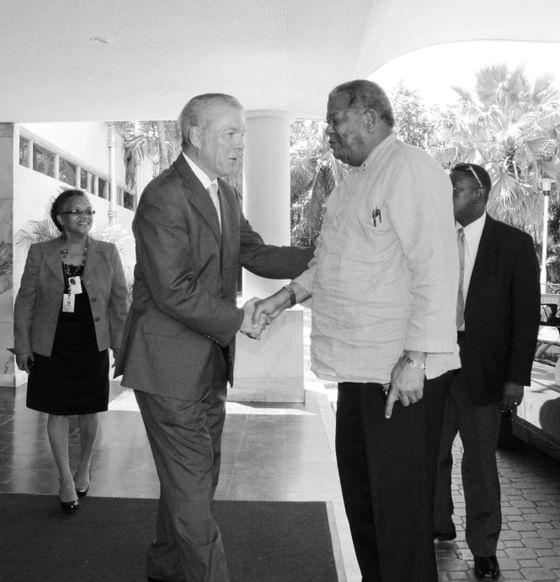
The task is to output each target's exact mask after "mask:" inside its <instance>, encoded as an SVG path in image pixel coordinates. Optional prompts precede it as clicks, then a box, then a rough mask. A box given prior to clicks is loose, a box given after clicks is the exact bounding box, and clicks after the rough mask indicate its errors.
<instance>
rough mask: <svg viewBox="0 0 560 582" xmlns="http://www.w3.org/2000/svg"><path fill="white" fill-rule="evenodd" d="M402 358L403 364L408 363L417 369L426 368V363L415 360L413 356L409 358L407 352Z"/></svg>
mask: <svg viewBox="0 0 560 582" xmlns="http://www.w3.org/2000/svg"><path fill="white" fill-rule="evenodd" d="M402 359H403V361H404V363H405V364H408V365H409V366H412V367H413V368H418V369H419V370H425V369H426V364H424V363H422V362H419V361H418V360H415V359H414V358H411V357H410V356H409V355H408V354H403V356H402Z"/></svg>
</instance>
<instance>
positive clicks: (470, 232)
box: [455, 212, 486, 239]
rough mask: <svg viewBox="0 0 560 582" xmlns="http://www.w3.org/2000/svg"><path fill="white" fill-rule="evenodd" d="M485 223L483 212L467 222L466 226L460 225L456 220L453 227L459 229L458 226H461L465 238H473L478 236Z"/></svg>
mask: <svg viewBox="0 0 560 582" xmlns="http://www.w3.org/2000/svg"><path fill="white" fill-rule="evenodd" d="M485 224H486V212H484V213H483V214H482V216H481V217H479V218H477V219H476V220H473V221H472V222H471V223H469V224H467V226H462V225H461V224H459V223H458V222H455V227H456V228H457V230H459V228H462V229H463V231H464V232H465V237H466V238H467V239H473V238H475V237H478V238H480V236H481V234H482V230H483V229H484V225H485Z"/></svg>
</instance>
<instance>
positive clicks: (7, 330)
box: [0, 123, 32, 387]
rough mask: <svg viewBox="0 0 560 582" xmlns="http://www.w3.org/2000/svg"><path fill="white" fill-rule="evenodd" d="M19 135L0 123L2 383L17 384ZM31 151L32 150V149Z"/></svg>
mask: <svg viewBox="0 0 560 582" xmlns="http://www.w3.org/2000/svg"><path fill="white" fill-rule="evenodd" d="M18 145H19V144H18V136H17V131H16V130H15V127H14V124H13V123H0V386H3V387H5V386H9V387H13V386H15V384H16V377H15V357H14V356H13V355H12V353H11V352H9V351H8V348H13V346H14V336H13V322H14V313H13V309H14V290H13V280H12V279H13V239H14V232H13V231H14V227H13V224H14V222H13V207H14V163H17V162H16V160H17V159H18V152H17V148H18ZM29 155H30V156H31V155H32V152H29Z"/></svg>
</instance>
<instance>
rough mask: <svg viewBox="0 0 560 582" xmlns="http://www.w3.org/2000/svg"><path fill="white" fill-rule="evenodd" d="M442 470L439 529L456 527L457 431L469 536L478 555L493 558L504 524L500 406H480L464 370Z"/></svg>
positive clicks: (448, 412) (452, 397)
mask: <svg viewBox="0 0 560 582" xmlns="http://www.w3.org/2000/svg"><path fill="white" fill-rule="evenodd" d="M443 419H444V420H443V429H442V432H441V447H440V453H439V466H438V473H437V483H436V494H435V509H434V530H435V531H440V532H448V531H453V530H454V529H455V526H454V524H453V519H452V514H453V498H452V495H451V473H452V468H453V457H452V447H453V441H454V440H455V437H456V435H457V433H459V434H460V436H461V441H462V443H463V458H462V460H461V474H462V479H463V491H464V494H465V509H466V517H467V520H466V531H465V534H466V539H467V544H468V546H469V549H470V550H471V552H472V553H473V555H475V556H494V555H496V548H497V546H498V538H499V536H500V531H501V528H502V511H501V501H500V481H499V478H498V465H497V462H496V447H497V444H498V436H499V434H500V419H501V415H500V410H499V407H498V405H497V404H488V405H486V406H475V405H474V404H473V403H472V401H471V398H470V396H469V391H468V388H467V385H466V383H465V379H464V377H463V375H462V374H460V373H459V374H458V375H457V376H456V377H455V379H454V381H453V385H452V387H451V392H450V394H449V397H448V399H447V403H446V406H445V413H444V417H443Z"/></svg>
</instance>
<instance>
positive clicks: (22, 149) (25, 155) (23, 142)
mask: <svg viewBox="0 0 560 582" xmlns="http://www.w3.org/2000/svg"><path fill="white" fill-rule="evenodd" d="M29 146H30V143H29V140H28V139H27V138H25V137H21V136H20V138H19V163H20V165H22V166H25V167H26V168H29Z"/></svg>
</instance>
